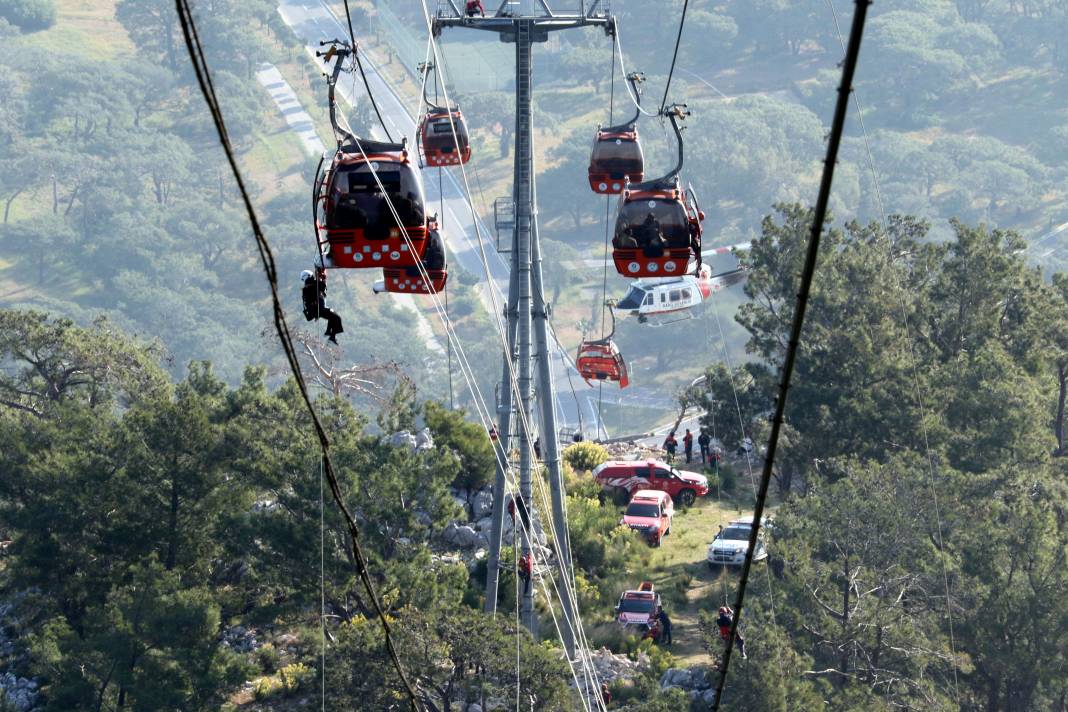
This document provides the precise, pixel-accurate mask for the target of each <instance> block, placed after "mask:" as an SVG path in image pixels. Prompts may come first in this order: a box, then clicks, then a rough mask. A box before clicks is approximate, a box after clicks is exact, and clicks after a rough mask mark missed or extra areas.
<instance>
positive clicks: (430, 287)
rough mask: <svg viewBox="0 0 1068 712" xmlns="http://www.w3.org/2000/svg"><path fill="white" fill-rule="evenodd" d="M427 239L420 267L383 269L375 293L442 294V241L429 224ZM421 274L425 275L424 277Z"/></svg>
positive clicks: (445, 278)
mask: <svg viewBox="0 0 1068 712" xmlns="http://www.w3.org/2000/svg"><path fill="white" fill-rule="evenodd" d="M429 230H430V232H429V236H428V238H427V248H426V253H425V254H424V255H423V257H422V259H421V260H420V261H421V263H422V264H421V266H422V269H420V268H419V267H420V266H417V265H411V266H408V267H387V268H385V269H383V270H382V277H383V279H382V281H381V282H380V283H379V284H376V285H375V291H376V292H394V293H397V294H439V293H441V292H443V291H445V284H446V283H447V282H448V279H449V272H448V267H447V265H446V263H445V241H444V240H443V239H442V237H441V233H440V232H439V231H438V229H437V224H436V223H434V222H431V224H430V228H429ZM424 272H425V274H424Z"/></svg>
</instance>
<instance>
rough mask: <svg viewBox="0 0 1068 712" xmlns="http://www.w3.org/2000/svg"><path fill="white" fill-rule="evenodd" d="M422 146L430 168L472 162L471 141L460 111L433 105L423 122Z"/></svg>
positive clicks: (421, 132)
mask: <svg viewBox="0 0 1068 712" xmlns="http://www.w3.org/2000/svg"><path fill="white" fill-rule="evenodd" d="M419 145H420V147H421V149H422V152H423V163H424V164H425V165H427V166H432V167H439V166H458V165H460V164H461V163H467V162H468V161H469V160H471V139H470V138H469V137H468V135H467V122H466V121H464V115H463V112H461V111H460V109H459V108H452V109H447V108H445V107H442V106H434V105H432V104H431V105H429V107H428V109H427V112H426V114H424V115H423V119H422V121H421V122H420V123H419Z"/></svg>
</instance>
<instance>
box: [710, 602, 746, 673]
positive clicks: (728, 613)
mask: <svg viewBox="0 0 1068 712" xmlns="http://www.w3.org/2000/svg"><path fill="white" fill-rule="evenodd" d="M733 623H734V611H732V610H731V607H730V606H720V608H719V617H718V618H716V625H717V626H719V637H720V638H721V639H723V640H730V639H731V625H732V624H733ZM734 647H736V648H738V652H739V653H741V654H742V660H746V659H748V657H749V656H747V655H746V654H745V638H743V637H742V629H741V628H739V629H738V630H736V631H734Z"/></svg>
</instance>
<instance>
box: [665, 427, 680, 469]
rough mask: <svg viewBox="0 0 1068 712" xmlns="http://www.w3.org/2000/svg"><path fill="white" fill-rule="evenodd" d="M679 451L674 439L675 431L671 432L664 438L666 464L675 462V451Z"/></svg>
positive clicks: (677, 442) (677, 443) (676, 441)
mask: <svg viewBox="0 0 1068 712" xmlns="http://www.w3.org/2000/svg"><path fill="white" fill-rule="evenodd" d="M678 449H679V441H678V440H676V439H675V431H674V430H672V431H671V432H670V433H668V436H667V437H666V438H664V452H666V453H667V460H668V463H673V462H675V451H676V450H678Z"/></svg>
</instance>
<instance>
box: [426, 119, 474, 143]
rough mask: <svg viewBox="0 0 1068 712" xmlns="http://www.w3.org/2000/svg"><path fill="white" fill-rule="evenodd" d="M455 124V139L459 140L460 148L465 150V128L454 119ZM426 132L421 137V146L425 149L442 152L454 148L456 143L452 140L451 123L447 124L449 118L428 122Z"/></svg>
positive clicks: (466, 139) (460, 122) (462, 123)
mask: <svg viewBox="0 0 1068 712" xmlns="http://www.w3.org/2000/svg"><path fill="white" fill-rule="evenodd" d="M454 121H455V123H456V138H457V139H459V142H460V146H461V147H464V148H466V147H467V144H468V138H467V127H466V126H465V125H464V122H463V121H460V120H458V119H454ZM428 128H429V129H430V130H429V131H427V133H426V135H425V136H424V137H423V146H425V147H426V148H429V149H432V150H437V151H442V150H446V149H448V150H452V149H453V148H455V147H456V142H455V141H453V138H452V123H450V122H449V118H448V117H445V118H444V119H435V120H434V121H431V122H430V125H429V127H428Z"/></svg>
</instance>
